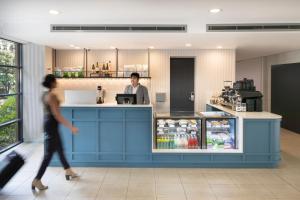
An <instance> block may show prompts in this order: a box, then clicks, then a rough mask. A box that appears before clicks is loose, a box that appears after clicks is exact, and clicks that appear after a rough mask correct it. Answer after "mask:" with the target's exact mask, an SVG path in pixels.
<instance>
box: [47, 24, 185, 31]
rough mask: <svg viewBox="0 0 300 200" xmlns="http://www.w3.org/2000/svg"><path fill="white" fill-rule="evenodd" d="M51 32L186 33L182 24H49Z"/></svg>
mask: <svg viewBox="0 0 300 200" xmlns="http://www.w3.org/2000/svg"><path fill="white" fill-rule="evenodd" d="M50 31H51V32H187V25H182V24H179V25H177V24H161V25H149V24H145V25H144V24H135V25H115V24H114V25H93V24H89V25H83V24H67V25H65V24H64V25H62V24H51V25H50Z"/></svg>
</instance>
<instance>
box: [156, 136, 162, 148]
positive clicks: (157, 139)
mask: <svg viewBox="0 0 300 200" xmlns="http://www.w3.org/2000/svg"><path fill="white" fill-rule="evenodd" d="M156 145H157V146H156V148H157V149H160V148H161V139H160V137H157V138H156Z"/></svg>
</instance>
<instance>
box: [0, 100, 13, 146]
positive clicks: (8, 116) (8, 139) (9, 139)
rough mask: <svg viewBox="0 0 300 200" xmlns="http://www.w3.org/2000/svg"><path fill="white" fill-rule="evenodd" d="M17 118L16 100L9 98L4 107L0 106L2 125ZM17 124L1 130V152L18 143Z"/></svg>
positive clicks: (0, 121)
mask: <svg viewBox="0 0 300 200" xmlns="http://www.w3.org/2000/svg"><path fill="white" fill-rule="evenodd" d="M15 118H17V106H16V98H15V97H12V96H11V97H8V98H7V99H6V100H5V102H4V104H3V105H0V124H1V123H4V122H7V121H9V120H12V119H15ZM16 130H17V129H16V124H12V125H9V126H5V127H2V128H0V150H1V149H2V148H4V147H6V146H8V145H10V144H12V143H14V142H16V140H17V138H16Z"/></svg>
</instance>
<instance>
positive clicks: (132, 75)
mask: <svg viewBox="0 0 300 200" xmlns="http://www.w3.org/2000/svg"><path fill="white" fill-rule="evenodd" d="M132 77H136V78H137V79H140V74H139V73H136V72H133V73H131V75H130V78H132Z"/></svg>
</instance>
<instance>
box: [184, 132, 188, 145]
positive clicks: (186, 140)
mask: <svg viewBox="0 0 300 200" xmlns="http://www.w3.org/2000/svg"><path fill="white" fill-rule="evenodd" d="M188 145H189V141H188V135H187V134H186V135H184V148H185V149H188Z"/></svg>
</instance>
